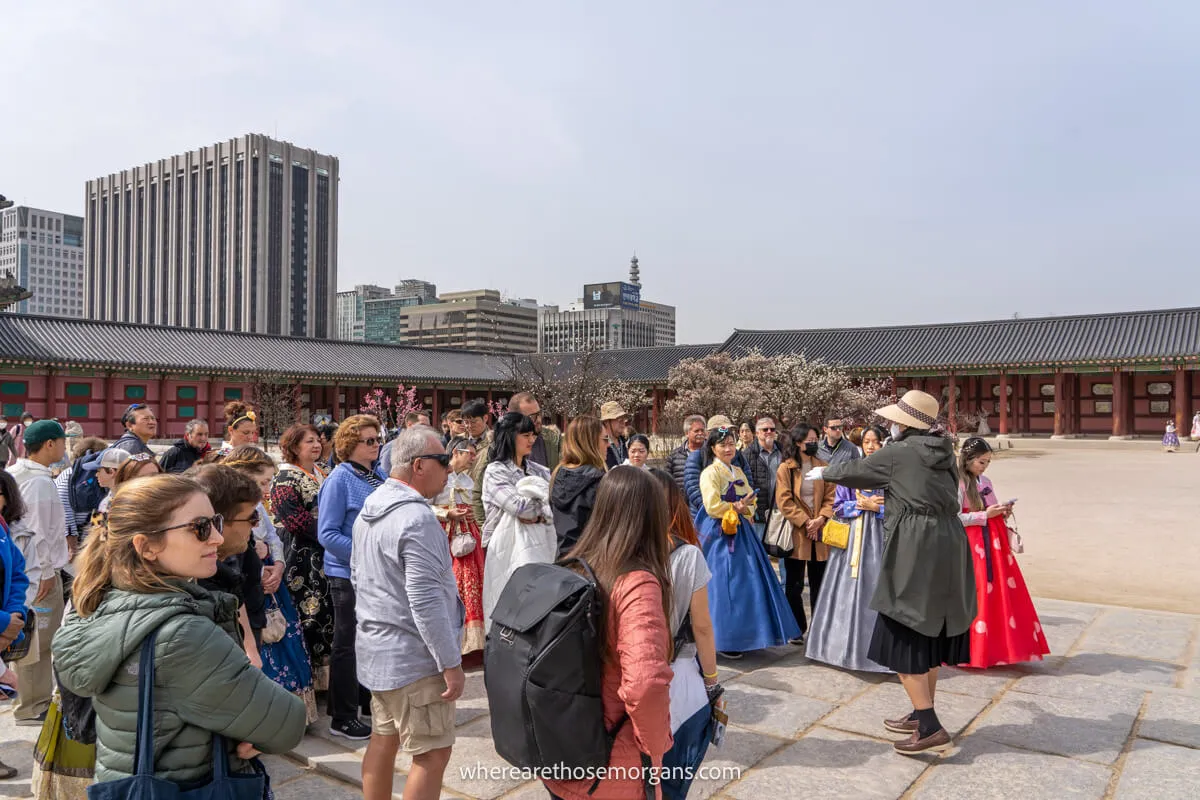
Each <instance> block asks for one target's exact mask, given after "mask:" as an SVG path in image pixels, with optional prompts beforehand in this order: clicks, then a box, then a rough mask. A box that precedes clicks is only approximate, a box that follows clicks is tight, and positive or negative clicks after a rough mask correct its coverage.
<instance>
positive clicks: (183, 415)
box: [178, 406, 196, 419]
mask: <svg viewBox="0 0 1200 800" xmlns="http://www.w3.org/2000/svg"><path fill="white" fill-rule="evenodd" d="M178 416H179V418H180V419H193V418H194V417H195V416H196V407H195V406H180V407H179V414H178Z"/></svg>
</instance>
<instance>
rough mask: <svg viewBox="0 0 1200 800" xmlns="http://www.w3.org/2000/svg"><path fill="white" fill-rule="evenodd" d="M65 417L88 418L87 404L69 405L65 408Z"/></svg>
mask: <svg viewBox="0 0 1200 800" xmlns="http://www.w3.org/2000/svg"><path fill="white" fill-rule="evenodd" d="M67 416H68V417H85V418H86V417H87V416H88V404H87V403H71V404H70V405H68V406H67Z"/></svg>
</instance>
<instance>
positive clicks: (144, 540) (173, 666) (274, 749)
mask: <svg viewBox="0 0 1200 800" xmlns="http://www.w3.org/2000/svg"><path fill="white" fill-rule="evenodd" d="M239 477H240V476H239ZM222 522H223V521H222V520H221V518H220V517H219V516H218V515H216V514H215V512H214V511H213V506H212V503H211V502H209V499H208V496H207V494H206V493H205V491H204V490H203V489H202V488H201V487H200V486H199V485H198V484H197V483H196V482H195V481H193V480H190V479H188V478H184V477H181V476H178V475H156V476H151V477H149V478H143V479H140V480H136V481H130V482H129V483H127V484H125V485H124V486H122V487H121V489H120V490H119V491H118V492H117V493H116V495H115V496H114V497H113V501H112V504H111V507H110V508H109V512H108V514H107V516H106V517H105V518H104V522H103V523H102V524H101V525H99V526H97V527H96V529H95V530H94V531H93V532H92V534H91V535H90V536H89V537H88V540H87V546H86V547H85V548H84V551H83V554H82V556H81V561H80V569H79V574H78V575H77V576H76V578H75V583H74V595H73V597H74V600H73V605H74V607H73V608H72V609H71V611H70V612H68V614H67V616H66V619H65V620H64V621H63V625H62V628H61V629H60V630H59V632H58V634H57V635H56V636H55V637H54V644H53V656H54V665H55V670H56V671H57V673H58V677H59V680H60V682H61V683H62V685H63V686H64V687H66V688H67V689H68V690H70V691H71V692H73V693H74V694H76V695H79V696H80V697H89V698H92V701H93V706H94V708H95V712H96V717H97V725H96V733H97V747H96V780H97V781H98V782H101V783H104V782H107V781H114V780H119V779H121V778H127V777H129V776H130V775H131V773H132V771H133V764H134V750H135V745H136V733H135V731H136V730H137V710H138V686H137V678H136V673H137V666H138V662H139V656H140V652H141V649H142V642H143V640H144V639H145V638H146V637H147V636H149V635H150V634H151V633H155V634H156V637H157V638H156V641H155V646H154V658H155V673H156V674H155V698H154V720H155V726H154V733H155V745H156V746H155V764H154V775H155V777H156V778H159V779H162V780H167V781H171V782H173V783H175V784H177V785H180V786H181V787H184V788H192V787H195V786H197V785H203V784H205V783H206V782H208V781H209V780H211V778H212V773H213V760H212V747H211V741H212V737H213V735H214V734H220V735H221V736H223V737H225V738H226V739H227V740H228V742H229V747H230V751H229V765H230V769H231V771H233V772H236V773H248V772H251V771H252V770H253V767H252V765H250V764H248V763H247V762H246V761H245V760H244V759H248V758H251V757H253V756H254V755H256V754H257V753H258V752H259V751H261V752H264V753H285V752H287V751H288V750H291V749H292V748H294V747H295V746H296V745H298V744H299V743H300V741H301V739H303V738H304V727H305V723H304V703H303V702H302V701H301V700H300V699H299V698H297V697H294V696H292V695H291V694H289V693H288V692H287V691H286V690H284V689H283V688H282V687H280V686H278V685H276V684H275V683H274V682H272V681H271V680H270V679H269V678H268V677H267V676H265V675H263V674H262V673H261V672H260V671H258V670H256V669H248V666H249V664H248V662H247V658H246V655H245V653H244V652H243V651H242V648H241V638H240V636H239V634H238V631H237V609H236V600H235V599H234V598H233V597H230V596H228V595H225V594H223V593H213V592H210V591H209V590H208V589H206V588H204V587H203V586H201V585H200V583H199V581H201V580H205V579H208V578H211V577H212V576H213V575H214V574H215V573H216V571H217V565H218V563H219V558H218V556H219V552H218V551H219V550H220V548H222V547H223V546H224V543H225V540H224V535H223V533H222V527H223V525H222ZM246 535H247V536H248V535H249V531H248V530H247V532H246Z"/></svg>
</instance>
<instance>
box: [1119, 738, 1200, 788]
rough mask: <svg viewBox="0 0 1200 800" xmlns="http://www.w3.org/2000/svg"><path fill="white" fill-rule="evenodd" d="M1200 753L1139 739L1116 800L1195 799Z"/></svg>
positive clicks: (1127, 763)
mask: <svg viewBox="0 0 1200 800" xmlns="http://www.w3.org/2000/svg"><path fill="white" fill-rule="evenodd" d="M1197 776H1200V750H1194V749H1192V748H1189V747H1178V746H1176V745H1170V744H1163V743H1162V742H1147V741H1141V740H1139V741H1138V742H1136V743H1135V744H1134V746H1133V750H1131V751H1130V753H1129V757H1128V758H1127V759H1126V760H1125V769H1124V770H1123V771H1122V773H1121V779H1120V782H1119V783H1118V784H1117V791H1116V793H1115V794H1114V795H1113V798H1114V800H1195V798H1196V797H1197V795H1198V794H1200V786H1198V783H1200V779H1198V778H1197Z"/></svg>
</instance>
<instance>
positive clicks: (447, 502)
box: [432, 437, 485, 658]
mask: <svg viewBox="0 0 1200 800" xmlns="http://www.w3.org/2000/svg"><path fill="white" fill-rule="evenodd" d="M446 452H447V454H448V456H447V457H448V458H449V463H448V467H449V472H447V474H446V488H445V489H443V490H442V493H441V494H440V495H438V496H437V497H436V498H434V500H433V501H432V505H433V512H434V514H436V515H437V518H438V521H439V522H441V523H442V527H443V528H444V529H445V530H446V536H447V542H448V544H449V547H450V565H451V567H452V568H453V570H454V581H455V583H457V584H458V596H459V597H461V598H462V601H463V605H464V606H465V607H466V609H467V613H466V620H465V622H464V624H463V640H462V654H463V655H464V656H465V655H466V654H467V653H474V652H476V651H482V650H483V645H484V639H485V636H484V633H483V539H482V535H481V534H480V532H479V526H478V525H476V524H475V515H474V514H472V513H471V492H472V491H473V490H474V489H475V481H474V480H472V479H471V468H472V467H473V466H475V456H476V452H475V443H474V442H472V441H471V440H470V439H467V438H466V437H458V438H453V439H451V440H450V443H449V444H448V445H447V446H446ZM476 658H478V656H476Z"/></svg>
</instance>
